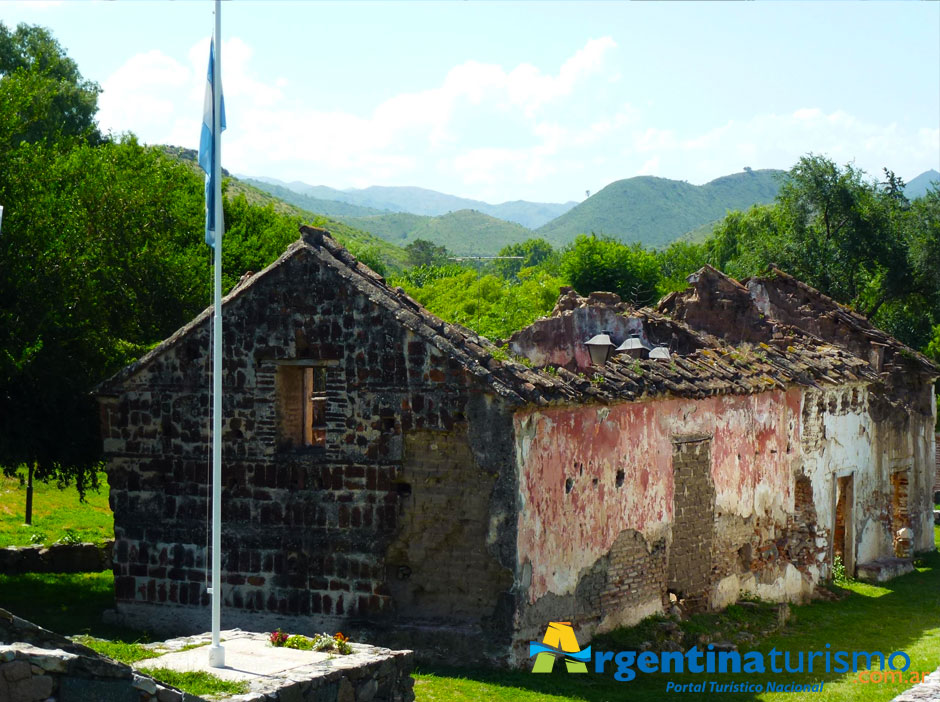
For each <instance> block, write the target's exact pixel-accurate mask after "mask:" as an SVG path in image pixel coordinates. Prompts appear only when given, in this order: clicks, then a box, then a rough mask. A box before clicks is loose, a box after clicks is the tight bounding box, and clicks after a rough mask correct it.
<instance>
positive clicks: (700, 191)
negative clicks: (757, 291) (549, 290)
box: [535, 169, 785, 247]
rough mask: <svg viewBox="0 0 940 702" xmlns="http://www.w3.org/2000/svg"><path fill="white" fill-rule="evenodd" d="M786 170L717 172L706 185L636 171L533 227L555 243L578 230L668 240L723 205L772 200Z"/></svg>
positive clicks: (715, 215) (647, 242)
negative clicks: (719, 173)
mask: <svg viewBox="0 0 940 702" xmlns="http://www.w3.org/2000/svg"><path fill="white" fill-rule="evenodd" d="M784 173H785V171H779V170H773V169H766V170H757V171H754V170H748V171H745V172H743V173H735V174H733V175H728V176H723V177H721V178H717V179H715V180H713V181H711V182H709V183H706V184H705V185H690V184H689V183H686V182H684V181H679V180H669V179H667V178H656V177H653V176H637V177H635V178H627V179H626V180H618V181H616V182H614V183H611V184H610V185H608V186H607V187H606V188H604V189H603V190H601V191H600V192H598V193H596V194H594V195H592V196H591V197H589V198H588V199H587V200H585V201H584V202H582V203H581V204H580V205H577V206H576V207H574V208H573V209H571V210H569V211H568V212H566V213H565V214H563V215H561V216H560V217H558V218H556V219H554V220H552V221H551V222H549V223H547V224H545V225H544V226H542V227H540V228H538V229H537V230H536V231H535V234H536V236H541V237H544V238H545V239H547V240H548V241H550V242H551V243H552V244H553V245H554V246H563V245H565V244H567V243H568V242H570V241H572V240H573V239H574V238H575V237H576V236H577V235H578V234H590V233H591V232H593V233H595V234H598V235H600V234H607V235H610V236H613V237H615V238H617V239H620V240H621V241H624V242H628V243H632V242H635V241H636V242H640V243H642V244H643V245H644V246H651V247H659V246H665V245H667V244H669V242H671V241H673V240H674V239H677V238H679V237H680V236H682V235H683V234H685V233H687V232H691V231H693V230H696V229H699V228H701V227H702V226H703V225H706V224H708V223H709V222H714V221H715V220H718V219H721V218H722V217H724V215H725V213H726V212H727V211H728V210H739V209H746V208H748V207H750V206H751V205H756V204H759V203H766V202H771V201H772V200H773V199H774V197H776V195H777V191H778V190H779V189H780V181H781V177H782V176H783V175H784Z"/></svg>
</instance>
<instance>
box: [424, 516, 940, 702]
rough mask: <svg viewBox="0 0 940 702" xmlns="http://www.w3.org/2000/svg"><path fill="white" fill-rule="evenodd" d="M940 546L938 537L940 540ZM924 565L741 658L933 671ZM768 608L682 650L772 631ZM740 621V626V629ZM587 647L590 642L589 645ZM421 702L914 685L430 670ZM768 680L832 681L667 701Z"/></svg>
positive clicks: (601, 701) (931, 614)
mask: <svg viewBox="0 0 940 702" xmlns="http://www.w3.org/2000/svg"><path fill="white" fill-rule="evenodd" d="M937 539H938V543H940V533H938V534H937ZM921 562H922V564H923V565H922V567H918V568H917V571H916V572H914V573H912V574H910V575H907V576H905V577H903V578H898V579H896V580H894V581H892V582H889V583H885V584H884V585H881V586H877V585H868V584H865V583H859V582H851V583H847V584H846V585H845V587H844V590H845V592H846V593H847V596H846V597H845V599H843V600H841V601H838V602H814V603H811V604H808V605H801V606H793V607H792V616H791V618H790V621H789V622H788V623H787V624H786V625H785V626H784V627H782V628H781V629H779V630H777V631H776V632H775V633H773V634H772V635H770V636H768V637H766V638H761V639H759V640H757V641H756V642H755V643H754V644H753V645H741V646H739V650H740V651H741V652H742V653H745V652H747V651H750V650H756V651H761V652H762V653H763V654H764V656H765V660H767V661H769V660H770V658H769V652H770V650H771V649H772V648H776V649H777V651H781V652H782V651H789V652H791V655H793V654H795V653H797V652H799V651H804V652H806V651H820V650H822V651H825V650H826V649H825V645H826V644H827V643H829V644H831V650H833V651H840V650H842V651H850V652H851V651H882V652H884V653H885V654H890V653H892V652H894V651H904V652H906V653H907V654H908V655H909V656H910V658H911V668H910V671H914V670H918V671H932V670H934V669H936V668H937V667H938V665H940V554H938V553H936V552H934V553H932V554H930V555H928V556H927V557H925V558H924V559H923V560H922V561H921ZM767 611H768V609H767V608H763V607H762V608H757V609H751V608H742V607H732V608H729V609H728V610H726V611H725V612H723V613H719V614H711V615H699V616H697V617H693V618H692V619H691V620H690V621H688V622H685V623H684V624H683V636H684V641H683V643H685V644H688V642H689V639H690V637H694V636H696V635H700V634H702V633H707V634H710V635H711V636H712V638H713V640H720V639H722V638H726V637H730V634H731V631H732V630H733V629H735V628H737V629H738V630H739V631H740V630H742V629H743V630H745V631H749V632H760V631H762V630H767V628H768V627H773V626H774V624H773V621H772V620H771V619H769V618H768V615H767ZM735 619H739V620H740V621H739V622H738V623H737V627H736V626H735V622H734V620H735ZM657 627H658V625H657V624H656V622H655V621H647V622H644V623H643V624H642V625H641V626H640V627H637V628H634V629H627V630H621V631H618V632H614V633H612V634H611V635H609V636H605V637H603V638H599V639H598V640H596V641H594V642H592V645H593V646H594V649H595V650H614V651H617V650H621V648H623V649H626V648H629V647H631V646H638V645H639V643H640V642H642V641H648V640H650V639H651V638H654V635H655V630H656V629H657ZM583 645H584V642H582V646H583ZM415 678H416V680H417V683H416V685H415V694H416V695H417V700H418V702H464V701H467V702H469V701H471V700H481V699H486V700H492V701H494V702H501V701H502V700H506V701H509V700H513V701H514V702H516V701H518V702H529V701H533V702H534V701H535V700H548V701H555V702H606V701H607V700H620V699H629V700H631V702H633V701H639V702H642V701H644V700H649V701H650V702H653V701H655V700H696V699H714V700H718V699H721V700H723V701H724V700H762V701H766V702H783V701H784V700H788V701H791V702H792V700H796V699H812V700H814V701H817V700H818V701H819V702H836V701H839V702H842V701H846V702H848V701H849V700H851V701H853V702H854V701H855V700H861V701H863V702H880V701H885V702H886V701H887V700H891V699H892V698H893V697H895V696H896V695H898V694H899V693H900V692H902V691H903V690H905V689H907V688H908V687H910V686H911V685H910V684H909V683H907V682H905V683H900V684H899V683H868V684H865V683H859V682H856V678H857V675H856V674H854V673H848V674H837V673H825V672H823V673H803V674H786V673H781V674H773V673H767V674H763V675H758V674H753V675H744V674H720V675H719V674H715V675H707V674H700V675H694V674H688V673H686V674H684V675H677V674H644V673H638V674H637V677H636V679H634V680H633V681H630V682H617V681H615V680H614V679H613V675H612V669H611V668H608V672H607V673H606V674H604V675H598V674H595V673H589V674H587V675H573V674H569V673H567V672H565V671H564V666H562V665H560V664H556V666H555V671H554V672H553V673H552V674H549V675H535V674H533V673H530V672H524V671H497V670H489V669H483V668H464V669H460V668H443V667H422V668H421V669H420V670H419V672H418V673H417V674H416V675H415ZM702 680H714V681H716V682H721V683H723V682H751V683H761V684H766V683H767V682H770V681H772V682H775V683H787V682H796V683H800V684H806V683H816V682H820V681H824V682H825V686H824V688H823V691H822V692H815V693H792V692H789V693H788V692H774V693H768V692H762V693H759V694H754V693H750V694H740V693H738V694H729V693H707V692H706V693H699V694H696V693H668V694H667V693H666V692H665V688H666V683H667V682H669V681H672V682H675V683H680V684H684V683H698V682H702Z"/></svg>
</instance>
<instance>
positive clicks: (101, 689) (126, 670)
mask: <svg viewBox="0 0 940 702" xmlns="http://www.w3.org/2000/svg"><path fill="white" fill-rule="evenodd" d="M0 700H2V701H3V702H49V701H50V700H54V701H55V702H92V701H93V700H94V701H99V702H103V701H104V700H108V702H201V698H199V697H194V696H192V695H189V694H186V693H184V692H181V691H180V690H177V689H176V688H173V687H170V686H168V685H164V684H162V683H159V682H157V681H156V680H154V679H153V678H151V677H150V676H148V675H144V674H141V673H137V672H135V671H134V670H133V669H132V668H131V667H130V666H127V665H124V664H123V663H118V662H117V661H113V660H111V659H110V658H106V657H104V656H102V655H100V654H98V653H96V652H95V651H93V650H91V649H90V648H88V647H86V646H82V645H81V644H77V643H75V642H74V641H72V640H70V639H68V638H66V637H64V636H60V635H59V634H55V633H53V632H51V631H47V630H46V629H43V628H42V627H39V626H36V625H35V624H32V623H30V622H28V621H26V620H24V619H20V618H19V617H15V616H13V615H12V614H10V613H9V612H7V611H5V610H2V609H0Z"/></svg>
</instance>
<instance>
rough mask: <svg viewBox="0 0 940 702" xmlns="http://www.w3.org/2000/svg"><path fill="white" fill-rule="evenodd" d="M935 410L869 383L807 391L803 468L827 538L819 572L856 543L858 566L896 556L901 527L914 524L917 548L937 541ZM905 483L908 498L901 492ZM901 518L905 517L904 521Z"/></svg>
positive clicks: (824, 574)
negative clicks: (845, 489)
mask: <svg viewBox="0 0 940 702" xmlns="http://www.w3.org/2000/svg"><path fill="white" fill-rule="evenodd" d="M929 419H930V418H929V417H925V416H923V415H921V414H918V413H913V412H908V411H902V410H901V408H900V407H896V406H891V405H887V406H886V404H885V399H884V396H883V395H882V394H880V391H878V390H873V389H872V388H870V387H868V386H865V385H861V384H860V385H857V386H849V387H841V388H827V389H811V390H807V392H806V395H805V398H804V401H803V408H802V421H803V435H802V442H803V454H804V460H803V465H804V468H803V472H804V474H805V475H807V476H808V477H809V478H810V480H811V482H812V487H813V495H814V502H815V508H816V511H817V520H818V523H819V536H820V538H823V539H825V541H826V544H825V546H826V550H825V555H824V556H823V557H821V558H820V563H819V567H818V572H819V577H828V574H829V571H828V568H829V567H830V566H831V559H832V556H833V553H834V552H835V551H836V550H840V549H841V548H843V544H844V542H845V540H846V537H847V536H848V540H849V543H848V545H847V546H845V547H848V548H851V549H853V556H854V558H853V560H854V562H855V564H856V565H858V564H862V563H867V562H869V561H873V560H875V559H878V558H884V557H886V556H893V555H894V552H895V545H896V532H897V530H898V529H899V528H901V527H902V526H907V527H909V528H911V529H913V530H914V533H915V546H914V547H915V549H917V550H926V549H929V548H932V547H933V520H932V516H933V512H932V510H933V505H932V502H931V499H932V493H931V491H930V487H931V485H932V484H933V479H934V476H933V470H934V467H933V465H932V464H933V461H932V458H933V455H932V442H931V438H932V436H933V432H932V426H930V421H929ZM849 477H851V486H852V495H851V504H850V505H845V506H844V507H843V513H844V514H845V513H847V514H849V515H851V518H852V519H853V523H852V524H850V525H848V532H845V531H843V527H842V524H841V523H839V522H838V519H837V517H838V515H837V514H836V507H837V504H838V500H837V486H838V481H839V480H840V479H843V480H845V479H848V478H849ZM900 486H903V489H904V500H903V504H902V502H901V501H900V500H899V498H900V495H899V494H897V491H898V490H899V489H900ZM902 523H903V524H902Z"/></svg>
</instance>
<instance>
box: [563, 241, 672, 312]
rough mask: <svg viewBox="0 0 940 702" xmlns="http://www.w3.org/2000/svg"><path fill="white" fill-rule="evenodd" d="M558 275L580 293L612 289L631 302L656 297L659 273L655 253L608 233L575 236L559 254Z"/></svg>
mask: <svg viewBox="0 0 940 702" xmlns="http://www.w3.org/2000/svg"><path fill="white" fill-rule="evenodd" d="M561 274H562V277H563V278H564V279H565V280H566V281H567V282H568V283H569V284H570V285H571V286H572V287H574V289H575V290H577V291H578V292H579V293H581V294H582V295H587V294H588V293H591V292H594V291H595V290H604V291H607V292H615V293H617V294H618V295H620V297H621V298H622V299H623V300H626V301H629V302H632V303H633V304H635V305H649V304H652V303H653V302H655V300H656V288H657V285H658V284H659V280H660V277H661V275H662V274H661V273H660V269H659V262H658V261H657V259H656V254H654V253H653V252H651V251H647V250H646V249H644V248H643V247H642V246H641V245H640V244H634V245H632V246H627V245H626V244H622V243H620V242H619V241H617V240H615V239H612V238H608V237H597V236H595V235H593V234H592V235H591V236H587V235H584V234H582V235H580V236H578V237H577V238H576V239H575V240H574V241H573V242H572V243H571V244H570V245H569V246H568V247H566V248H565V250H564V252H563V253H562V256H561Z"/></svg>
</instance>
